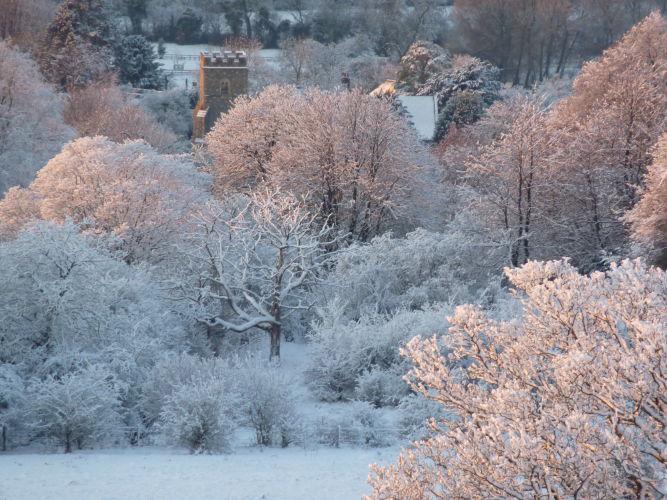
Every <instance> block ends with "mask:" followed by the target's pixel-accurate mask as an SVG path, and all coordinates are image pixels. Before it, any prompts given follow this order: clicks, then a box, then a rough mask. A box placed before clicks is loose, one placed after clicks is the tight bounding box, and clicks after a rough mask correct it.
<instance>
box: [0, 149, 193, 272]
mask: <svg viewBox="0 0 667 500" xmlns="http://www.w3.org/2000/svg"><path fill="white" fill-rule="evenodd" d="M26 191H27V193H23V194H22V193H19V192H17V191H12V192H11V193H10V196H8V197H7V199H6V200H4V201H2V202H0V227H2V226H4V225H5V224H7V226H8V230H10V231H11V230H12V228H14V229H15V227H16V226H17V225H18V223H19V221H17V219H18V218H19V217H22V216H26V220H25V222H27V220H29V218H36V219H43V220H50V221H55V222H59V223H62V222H64V221H65V220H67V219H71V220H73V221H74V222H76V223H77V224H80V226H81V229H83V230H84V231H87V232H90V233H92V234H97V235H101V236H107V235H113V236H115V237H117V240H114V241H113V242H112V244H114V245H118V243H120V249H121V250H122V252H123V253H124V256H125V259H126V260H127V261H128V262H134V261H136V260H150V261H153V262H156V261H158V260H160V259H161V258H164V256H165V255H166V254H168V253H169V251H170V248H169V246H170V244H173V243H174V242H175V238H176V235H177V234H178V232H179V231H180V229H181V227H182V225H183V224H184V223H185V221H186V220H187V219H188V217H189V215H190V213H191V211H192V210H193V209H194V207H195V204H196V203H197V202H198V201H199V200H200V199H201V197H202V196H203V195H202V192H203V190H202V184H201V180H200V178H199V176H198V174H197V173H196V170H195V167H194V166H193V165H192V164H191V163H189V162H188V161H187V160H186V159H184V158H178V157H167V156H161V155H159V154H158V153H157V152H156V151H155V150H154V149H152V148H151V147H150V146H148V145H147V144H146V143H144V142H142V141H133V142H126V143H125V144H117V143H115V142H112V141H110V140H108V139H106V138H103V137H94V138H83V139H78V140H76V141H74V142H72V143H70V144H68V145H67V146H65V148H64V149H63V151H62V152H61V153H60V154H58V155H57V156H55V157H54V158H53V159H52V160H51V161H49V163H48V164H47V165H46V166H45V167H44V168H43V169H42V170H41V171H40V172H39V174H38V176H37V179H36V180H35V181H34V182H33V183H32V184H31V185H30V187H28V188H26ZM31 207H32V210H33V211H32V213H30V210H29V209H30V208H31Z"/></svg>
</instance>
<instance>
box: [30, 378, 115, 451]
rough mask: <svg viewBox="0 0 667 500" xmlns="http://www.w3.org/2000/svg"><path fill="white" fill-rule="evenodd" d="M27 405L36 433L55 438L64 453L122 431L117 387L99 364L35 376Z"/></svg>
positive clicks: (31, 423)
mask: <svg viewBox="0 0 667 500" xmlns="http://www.w3.org/2000/svg"><path fill="white" fill-rule="evenodd" d="M26 406H27V412H28V416H29V417H28V418H29V421H30V425H31V427H32V429H33V431H34V433H35V435H37V436H40V437H44V438H47V439H52V440H55V441H56V442H57V443H58V444H60V445H61V446H63V447H64V449H65V453H70V452H71V451H72V447H73V446H75V445H76V447H77V448H78V449H81V448H83V447H84V446H86V445H89V444H96V443H100V442H102V441H109V440H114V438H119V437H120V436H121V434H122V419H121V414H120V411H121V409H120V401H119V394H118V388H117V387H115V385H114V381H113V379H112V377H111V376H110V375H109V372H108V371H107V370H106V369H104V368H101V367H99V366H92V367H90V368H86V369H84V370H81V371H77V372H70V373H67V374H65V375H63V376H62V377H60V378H55V377H53V376H49V377H47V378H46V379H44V380H33V381H32V382H31V384H30V386H29V388H28V399H27V403H26Z"/></svg>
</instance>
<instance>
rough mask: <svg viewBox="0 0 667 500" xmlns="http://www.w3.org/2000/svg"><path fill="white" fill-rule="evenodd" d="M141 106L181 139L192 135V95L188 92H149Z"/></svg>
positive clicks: (176, 90)
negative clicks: (190, 118) (190, 117)
mask: <svg viewBox="0 0 667 500" xmlns="http://www.w3.org/2000/svg"><path fill="white" fill-rule="evenodd" d="M140 102H141V104H142V105H143V106H144V107H145V108H146V109H147V110H148V111H150V113H151V114H152V115H153V116H154V117H155V119H156V120H157V122H158V123H159V124H161V125H162V126H164V127H166V128H167V129H169V130H171V131H172V132H173V133H175V134H176V135H178V136H179V137H183V138H189V137H190V135H191V134H192V120H189V119H187V118H185V117H189V116H190V114H191V113H192V110H191V107H190V104H191V94H190V92H188V91H187V90H183V89H173V90H167V91H164V92H149V93H147V94H145V95H143V96H142V97H141V101H140Z"/></svg>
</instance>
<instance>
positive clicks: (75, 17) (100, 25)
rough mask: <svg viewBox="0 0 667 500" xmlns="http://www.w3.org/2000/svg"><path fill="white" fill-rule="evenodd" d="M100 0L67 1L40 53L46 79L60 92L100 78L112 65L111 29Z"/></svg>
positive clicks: (60, 8)
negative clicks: (57, 87) (60, 89)
mask: <svg viewBox="0 0 667 500" xmlns="http://www.w3.org/2000/svg"><path fill="white" fill-rule="evenodd" d="M108 19H109V18H108V15H107V13H106V12H105V9H104V4H103V3H102V1H101V0H66V1H65V2H63V3H62V4H61V5H60V7H59V8H58V11H57V12H56V15H55V17H54V19H53V20H52V21H51V23H50V24H49V26H48V28H47V30H46V35H45V37H44V41H43V43H42V47H41V50H40V57H39V59H40V66H41V69H42V72H43V73H44V75H45V76H46V78H47V79H48V80H49V81H51V82H52V83H54V84H56V85H58V86H59V87H60V88H62V89H67V88H69V87H72V86H81V85H85V84H87V83H90V82H92V81H96V80H98V79H100V78H101V77H102V76H103V75H104V74H105V73H107V72H109V71H110V70H111V69H112V66H113V53H112V48H111V47H112V42H113V37H114V34H113V29H112V26H111V24H110V23H109V20H108Z"/></svg>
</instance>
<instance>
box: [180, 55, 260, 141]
mask: <svg viewBox="0 0 667 500" xmlns="http://www.w3.org/2000/svg"><path fill="white" fill-rule="evenodd" d="M247 93H248V57H247V56H246V53H245V52H243V51H234V52H231V51H228V50H225V51H224V52H213V53H209V52H202V53H201V54H200V55H199V101H198V102H197V107H196V108H195V111H194V128H193V132H192V140H193V141H194V142H202V141H203V140H204V136H205V135H206V133H207V132H208V131H209V130H211V128H212V127H213V124H214V123H215V121H216V120H217V119H218V117H219V116H220V115H221V114H222V113H226V112H227V111H228V110H229V108H230V106H231V103H232V101H233V100H234V99H236V98H237V97H238V96H240V95H244V94H247Z"/></svg>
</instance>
